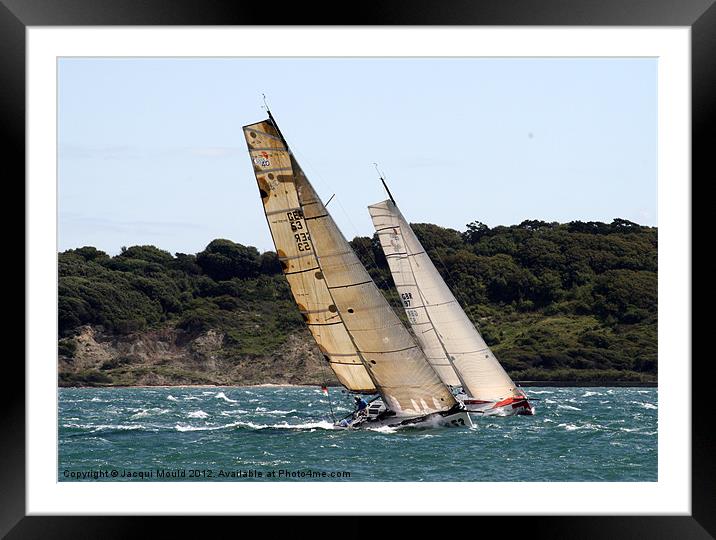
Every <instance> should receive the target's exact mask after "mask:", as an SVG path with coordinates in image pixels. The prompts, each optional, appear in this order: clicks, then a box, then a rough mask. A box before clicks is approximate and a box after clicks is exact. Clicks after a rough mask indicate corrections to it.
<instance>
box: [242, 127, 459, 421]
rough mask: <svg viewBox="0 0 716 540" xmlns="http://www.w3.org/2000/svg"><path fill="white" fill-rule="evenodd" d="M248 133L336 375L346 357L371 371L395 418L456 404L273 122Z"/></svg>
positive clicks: (302, 298) (276, 232)
mask: <svg viewBox="0 0 716 540" xmlns="http://www.w3.org/2000/svg"><path fill="white" fill-rule="evenodd" d="M244 133H245V135H246V141H247V143H248V146H249V152H250V154H251V157H252V159H253V163H254V171H255V174H256V179H257V182H258V184H259V189H260V191H261V197H262V199H263V200H264V209H265V210H266V215H267V217H268V219H269V226H270V227H271V231H272V234H273V237H274V242H275V243H276V246H277V250H278V249H280V250H281V251H280V252H279V259H280V260H281V261H282V265H283V266H284V273H285V274H286V277H287V278H288V279H289V283H290V284H291V290H292V291H293V292H294V297H295V298H296V301H297V302H298V303H299V307H301V308H302V313H304V315H306V316H307V317H308V320H307V323H308V324H309V328H311V331H312V333H313V335H314V337H316V335H317V334H319V337H317V338H316V341H317V342H319V346H321V345H322V343H323V344H324V345H323V347H324V350H325V354H326V356H327V357H328V358H329V360H330V362H331V367H332V368H333V369H334V371H336V374H337V375H338V372H339V371H340V370H343V369H344V367H343V366H344V364H339V362H338V361H337V360H336V359H340V361H341V362H346V360H347V359H349V360H350V365H351V366H356V367H352V370H353V371H352V372H351V376H352V377H354V378H356V379H357V378H358V377H363V376H364V375H367V376H368V377H369V379H370V381H372V384H373V385H374V387H375V388H376V389H377V390H378V391H379V393H380V394H381V396H382V397H383V399H384V400H385V403H386V405H387V406H388V408H389V409H390V410H392V411H393V412H394V413H395V414H396V416H414V415H424V414H429V413H433V412H438V411H446V410H449V409H451V408H452V407H454V406H455V405H456V404H457V402H456V401H455V398H454V397H453V396H452V394H451V392H450V389H449V388H448V387H447V386H446V385H445V384H444V383H443V382H442V380H441V379H440V377H439V376H438V374H437V373H436V372H435V370H434V369H433V367H432V366H431V365H430V363H429V362H428V361H427V359H426V357H425V354H424V353H423V351H422V349H421V348H420V346H419V345H418V343H417V342H416V341H415V339H414V338H413V337H412V336H411V334H410V333H409V332H408V330H407V329H406V328H405V327H404V326H403V324H402V323H401V321H400V319H399V318H398V316H397V315H396V314H395V313H394V312H393V310H392V309H391V307H390V305H389V304H388V302H387V301H386V300H385V298H384V297H383V295H382V293H381V292H380V290H379V289H378V287H377V286H376V285H375V283H374V282H373V280H372V279H371V278H370V276H369V274H368V272H367V271H366V269H365V268H364V267H363V265H362V263H361V262H360V260H359V259H358V257H357V256H356V254H355V252H354V251H353V249H352V248H351V247H350V245H349V244H348V242H347V241H346V239H345V238H344V237H343V234H342V233H341V232H340V230H339V229H338V227H337V226H336V224H335V222H334V221H333V218H332V217H331V216H330V214H328V212H327V211H326V208H325V206H324V205H323V203H322V202H321V200H320V198H319V197H318V195H317V194H316V192H315V190H314V189H313V187H312V186H311V184H310V182H309V181H308V179H307V178H306V176H305V175H304V174H303V171H302V170H301V168H300V166H299V165H298V163H297V162H296V160H295V159H294V157H293V156H292V155H291V152H290V150H289V149H288V147H287V145H286V143H285V140H284V139H283V137H282V136H281V134H280V132H279V130H278V129H277V128H276V124H275V122H274V121H273V120H272V119H271V118H270V119H269V120H267V121H264V122H259V123H257V124H252V125H249V126H246V127H245V128H244ZM279 246H281V247H279ZM338 323H340V324H338ZM334 328H335V329H336V330H333V329H334ZM317 329H318V330H319V332H317V331H316V330H317ZM327 329H331V330H329V331H332V332H334V333H333V335H332V336H331V337H332V339H331V344H332V346H333V347H336V346H337V345H339V344H340V348H328V347H327V346H326V345H325V343H327V342H326V341H325V339H324V336H323V335H322V332H323V331H325V330H327ZM337 329H340V330H337ZM339 337H340V339H338V338H339ZM346 338H347V340H348V341H346ZM319 339H321V340H323V341H322V342H320V341H319ZM348 343H350V344H351V346H352V348H349V346H348ZM342 355H347V356H342ZM358 362H360V363H361V364H360V365H361V367H363V371H362V372H361V371H359V370H358V368H357V365H358ZM339 365H340V366H341V367H338V366H339ZM337 370H339V371H337ZM339 378H340V376H339ZM345 378H346V377H344V379H345ZM341 382H343V380H341ZM361 385H362V386H364V387H365V386H367V384H366V382H362V383H361ZM346 386H347V387H349V388H350V386H348V385H346Z"/></svg>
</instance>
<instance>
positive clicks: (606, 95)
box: [58, 58, 657, 254]
mask: <svg viewBox="0 0 716 540" xmlns="http://www.w3.org/2000/svg"><path fill="white" fill-rule="evenodd" d="M656 90H657V61H656V59H653V58H633V59H628V58H627V59H625V58H603V59H567V58H534V59H525V58H522V59H521V58H432V59H427V58H294V59H286V58H283V59H282V58H275V59H267V58H254V59H250V58H213V59H212V58H209V59H185V58H176V59H170V58H156V59H151V58H149V59H134V58H131V59H130V58H127V59H122V58H96V59H91V58H65V59H61V60H60V61H59V96H58V123H59V124H58V137H59V144H58V146H59V148H58V159H59V164H58V170H59V179H58V185H59V195H58V196H59V249H60V250H61V251H62V250H65V249H70V248H75V247H80V246H85V245H93V246H95V247H98V248H99V249H102V250H104V251H107V252H108V253H110V254H116V253H118V252H119V250H120V248H121V246H131V245H137V244H153V245H156V246H158V247H160V248H163V249H166V250H168V251H170V252H172V253H174V252H183V253H196V252H197V251H201V250H202V249H203V248H204V247H205V246H206V244H207V243H209V242H210V241H211V240H213V239H214V238H228V239H231V240H234V241H236V242H240V243H242V244H246V245H254V246H256V247H257V248H259V250H261V251H265V250H268V249H273V245H272V243H271V237H270V234H269V231H268V226H267V225H266V221H265V218H264V216H263V212H262V206H261V202H260V199H259V196H258V190H257V188H256V184H255V180H254V177H253V173H252V167H251V164H250V161H249V159H248V155H247V152H246V145H245V143H244V140H243V137H242V132H241V126H242V125H244V124H249V123H253V122H256V121H259V120H262V119H264V118H265V113H264V111H263V110H262V108H261V105H262V99H261V93H265V94H266V96H267V98H268V101H269V105H270V106H271V110H272V112H273V113H274V116H275V117H276V119H277V121H278V123H279V126H280V128H281V130H282V131H283V133H284V135H285V136H286V138H287V139H288V142H289V144H290V145H291V147H292V149H293V150H294V153H295V154H296V156H297V158H298V160H299V162H300V163H301V165H302V167H303V169H304V171H305V172H306V174H307V175H308V177H309V178H310V179H311V181H312V182H313V184H314V185H315V187H316V189H317V190H318V192H319V194H320V195H321V196H322V197H323V199H324V201H325V200H327V199H328V198H329V197H330V196H331V195H333V194H334V193H335V198H334V200H333V201H332V202H331V204H330V207H329V209H330V210H331V211H332V213H333V215H334V217H335V219H336V221H337V222H338V225H339V226H340V227H341V229H342V230H343V232H344V234H345V235H346V237H348V238H349V239H350V238H353V237H354V236H356V235H366V236H367V235H372V232H373V229H372V224H371V222H370V217H369V215H368V212H367V209H366V206H367V205H368V204H372V203H374V202H377V201H380V200H383V199H385V198H386V196H385V194H384V192H383V190H382V187H381V185H380V182H379V180H378V178H377V175H376V172H375V169H374V167H373V163H374V162H377V163H378V164H379V166H380V168H381V169H382V170H383V171H384V172H385V174H386V176H387V180H388V183H389V186H390V188H391V191H392V192H393V195H394V197H395V199H396V201H397V202H398V205H399V206H400V208H401V210H402V212H403V214H404V215H405V216H406V218H407V219H408V220H409V221H411V222H430V223H436V224H439V225H442V226H446V227H452V228H456V229H459V230H464V229H465V224H467V223H469V222H471V221H475V220H479V221H482V222H483V223H486V224H487V225H489V226H491V227H493V226H496V225H512V224H516V223H520V222H521V221H523V220H525V219H541V220H545V221H559V222H565V221H572V220H577V219H579V220H583V221H589V220H598V221H606V222H609V221H611V220H612V219H613V218H615V217H620V218H625V219H629V220H632V221H636V222H637V223H641V224H644V225H656V223H657V214H656V205H657V189H656V186H657V177H656V162H657V146H656V141H657V94H656Z"/></svg>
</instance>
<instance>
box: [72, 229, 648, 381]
mask: <svg viewBox="0 0 716 540" xmlns="http://www.w3.org/2000/svg"><path fill="white" fill-rule="evenodd" d="M413 227H414V229H415V232H416V234H417V235H418V237H419V238H420V240H421V242H422V243H423V245H424V246H425V248H426V250H427V252H428V254H429V255H430V257H431V258H432V260H433V261H434V262H435V265H436V267H437V268H438V270H439V271H440V272H441V273H442V274H443V277H444V278H445V280H446V282H447V283H448V285H450V287H451V288H452V289H453V291H454V292H455V295H456V297H457V299H458V300H459V301H460V302H461V303H462V305H463V306H464V307H466V311H467V313H468V314H469V316H470V317H471V319H472V320H473V322H475V324H476V325H477V326H478V328H479V330H480V332H481V333H482V335H483V336H484V337H485V339H486V341H487V342H488V344H490V345H491V346H492V347H493V349H494V351H495V354H496V355H497V357H498V358H499V359H500V361H501V362H502V363H503V365H504V366H505V368H506V369H507V370H508V372H510V374H511V375H512V376H513V378H516V379H520V380H548V379H550V380H635V381H636V380H655V378H656V372H657V334H656V331H657V230H656V228H652V227H643V226H640V225H637V224H635V223H632V222H629V221H626V220H622V219H615V220H614V221H613V222H612V223H611V224H605V223H600V222H586V223H585V222H579V221H577V222H571V223H567V224H558V223H545V222H542V221H525V222H523V223H521V224H519V225H515V226H511V227H502V226H501V227H495V228H492V229H490V228H488V227H487V226H486V225H484V224H482V223H479V222H473V223H471V224H469V225H468V226H467V230H465V231H463V232H460V231H456V230H452V229H446V228H442V227H439V226H437V225H431V224H415V225H413ZM352 244H353V246H354V248H355V250H356V252H357V253H358V255H359V257H361V259H362V260H363V262H364V264H365V265H366V266H367V267H368V269H369V271H370V273H371V275H372V276H373V278H374V279H375V281H376V283H377V284H378V285H379V286H380V287H381V288H382V289H383V290H384V291H385V293H386V295H387V296H388V298H389V299H390V300H391V301H392V303H393V305H394V306H395V307H396V310H397V311H398V312H399V313H400V314H401V316H403V313H402V309H401V308H400V307H399V303H398V302H397V298H396V293H395V291H394V289H393V288H392V279H391V278H390V272H389V270H388V267H387V264H386V261H385V257H384V256H383V253H382V251H381V249H380V246H379V244H378V241H377V238H376V237H373V238H365V237H359V238H355V239H354V240H353V241H352ZM58 317H59V330H60V342H59V352H60V357H61V358H62V359H64V360H65V362H66V365H71V364H72V359H73V358H74V357H75V356H76V355H77V350H76V349H77V346H78V345H77V344H78V341H77V339H75V336H77V334H78V333H79V332H80V330H81V329H82V328H86V327H87V326H88V325H89V326H91V327H93V328H95V329H97V330H98V331H99V332H102V333H103V335H105V336H108V335H109V336H119V337H122V336H124V337H129V336H135V335H142V334H147V333H148V332H156V331H158V330H161V329H166V328H172V329H173V330H175V331H176V332H178V333H179V334H180V336H183V337H181V339H179V341H178V343H179V346H181V343H182V340H183V341H185V342H186V343H189V342H190V340H191V339H192V338H193V337H196V336H199V335H202V333H206V332H207V331H213V332H215V333H217V335H220V336H221V340H220V347H219V350H218V352H217V354H218V355H219V357H220V358H219V359H220V360H221V361H224V362H243V363H244V364H246V363H247V362H248V363H250V362H251V359H252V358H259V357H262V358H266V357H272V356H280V355H281V354H282V352H285V351H283V349H285V348H286V347H287V345H286V344H287V343H288V342H289V341H290V342H291V343H293V344H295V343H296V339H297V337H298V339H299V340H301V341H305V342H306V343H307V344H310V335H309V334H308V331H307V330H306V328H305V326H304V324H303V322H302V319H301V317H300V315H299V313H298V311H297V309H296V307H295V304H294V303H293V301H292V300H291V296H290V292H289V289H288V285H287V283H286V280H285V279H284V277H283V276H282V275H281V271H280V266H279V265H278V262H277V259H276V255H275V254H274V253H273V252H266V253H259V252H258V251H257V250H256V249H255V248H253V247H247V246H243V245H241V244H237V243H234V242H232V241H229V240H214V241H213V242H211V243H210V244H209V245H208V246H207V247H206V249H205V250H204V251H202V252H200V253H197V254H196V255H190V254H183V253H176V254H174V255H172V254H170V253H168V252H166V251H163V250H161V249H158V248H156V247H153V246H133V247H130V248H127V249H124V248H123V249H122V252H121V253H120V254H119V255H117V256H115V257H110V256H108V255H107V254H106V253H104V252H102V251H98V250H97V249H95V248H93V247H83V248H80V249H74V250H68V251H65V252H63V253H60V254H59V306H58ZM192 343H193V342H192ZM132 361H133V360H132V358H131V355H130V356H129V357H122V358H115V359H110V360H107V361H104V362H103V363H102V364H101V365H98V368H97V369H93V370H85V371H84V372H82V371H77V370H75V372H73V373H72V374H70V375H66V376H65V382H72V383H80V384H81V383H84V382H90V383H91V382H93V381H92V378H94V382H105V383H113V382H118V381H120V382H121V380H122V379H121V377H120V375H122V374H126V372H127V370H128V369H129V368H128V367H127V364H131V363H132ZM276 368H277V369H278V370H280V366H276ZM166 369H170V367H167V368H166ZM202 369H203V368H202ZM88 374H89V375H91V377H90V376H89V375H88ZM266 377H267V380H265V381H263V382H267V383H270V382H274V381H272V380H268V379H270V373H267V374H266ZM60 378H61V381H62V378H63V374H62V373H60Z"/></svg>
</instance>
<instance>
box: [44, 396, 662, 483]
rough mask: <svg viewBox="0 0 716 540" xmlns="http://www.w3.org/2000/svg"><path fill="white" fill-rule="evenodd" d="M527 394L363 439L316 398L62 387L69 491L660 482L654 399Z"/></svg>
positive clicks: (347, 407) (346, 402) (62, 450)
mask: <svg viewBox="0 0 716 540" xmlns="http://www.w3.org/2000/svg"><path fill="white" fill-rule="evenodd" d="M525 390H526V391H527V394H528V395H529V396H530V397H533V398H536V401H534V405H535V407H536V415H535V416H513V417H480V416H476V417H473V418H474V423H475V426H474V427H472V428H436V429H401V430H393V429H390V428H381V429H377V430H355V431H354V430H340V429H333V428H332V421H331V412H330V407H329V399H328V398H327V397H326V396H325V395H323V393H321V391H320V389H319V388H317V387H263V386H262V387H172V388H158V387H157V388H60V389H59V426H58V438H59V444H58V452H59V456H58V480H59V481H139V482H146V481H159V482H163V481H202V482H206V481H240V482H244V481H274V480H275V481H332V482H335V481H398V482H399V481H469V482H479V481H485V482H496V481H500V482H504V481H506V482H540V481H562V482H564V481H568V482H575V481H610V482H611V481H641V482H643V481H657V479H658V478H657V417H658V393H657V389H656V388H606V387H599V388H593V387H592V388H581V387H580V388H574V387H570V388H554V387H550V388H540V387H533V388H525ZM330 401H331V405H332V407H333V411H334V414H335V416H336V417H338V418H340V417H342V416H344V415H346V414H348V413H349V412H350V411H351V403H352V398H351V396H350V395H348V394H346V393H344V392H342V389H340V388H331V389H330Z"/></svg>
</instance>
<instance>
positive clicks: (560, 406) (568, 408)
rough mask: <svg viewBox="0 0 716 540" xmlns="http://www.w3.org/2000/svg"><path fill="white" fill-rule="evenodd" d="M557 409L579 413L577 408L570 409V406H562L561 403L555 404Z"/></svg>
mask: <svg viewBox="0 0 716 540" xmlns="http://www.w3.org/2000/svg"><path fill="white" fill-rule="evenodd" d="M557 408H558V409H565V410H567V411H581V410H582V409H580V408H579V407H572V406H571V405H562V404H561V403H558V404H557Z"/></svg>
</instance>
